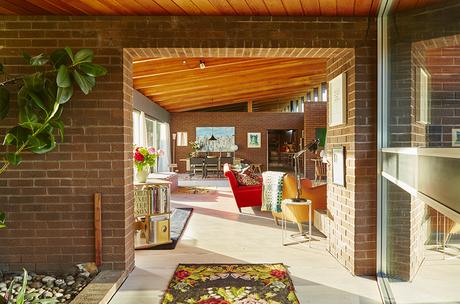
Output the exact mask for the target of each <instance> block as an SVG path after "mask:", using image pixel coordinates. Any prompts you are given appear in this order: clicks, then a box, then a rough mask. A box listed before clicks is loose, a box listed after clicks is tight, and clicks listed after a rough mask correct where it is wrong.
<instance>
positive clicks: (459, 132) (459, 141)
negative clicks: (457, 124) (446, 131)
mask: <svg viewBox="0 0 460 304" xmlns="http://www.w3.org/2000/svg"><path fill="white" fill-rule="evenodd" d="M452 147H460V129H452Z"/></svg>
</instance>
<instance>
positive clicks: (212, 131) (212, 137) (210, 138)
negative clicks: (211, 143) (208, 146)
mask: <svg viewBox="0 0 460 304" xmlns="http://www.w3.org/2000/svg"><path fill="white" fill-rule="evenodd" d="M209 140H217V138H215V137H214V128H212V129H211V137H209Z"/></svg>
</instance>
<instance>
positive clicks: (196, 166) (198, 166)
mask: <svg viewBox="0 0 460 304" xmlns="http://www.w3.org/2000/svg"><path fill="white" fill-rule="evenodd" d="M190 171H191V175H192V176H195V175H196V173H197V172H199V173H201V177H204V173H205V171H204V158H203V157H191V158H190Z"/></svg>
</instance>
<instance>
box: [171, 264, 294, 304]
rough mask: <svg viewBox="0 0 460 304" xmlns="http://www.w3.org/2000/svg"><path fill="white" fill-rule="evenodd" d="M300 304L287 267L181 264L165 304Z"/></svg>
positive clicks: (278, 265) (172, 280)
mask: <svg viewBox="0 0 460 304" xmlns="http://www.w3.org/2000/svg"><path fill="white" fill-rule="evenodd" d="M169 303H176V304H299V300H298V299H297V296H296V295H295V293H294V286H293V284H292V281H291V279H290V277H289V274H288V271H287V269H286V267H285V266H284V265H283V264H179V266H178V267H177V269H176V272H175V273H174V276H173V278H172V279H171V281H170V282H169V285H168V289H167V290H166V292H165V295H164V297H163V301H162V304H169Z"/></svg>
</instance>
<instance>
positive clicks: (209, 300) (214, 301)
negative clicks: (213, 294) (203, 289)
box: [197, 299, 230, 304]
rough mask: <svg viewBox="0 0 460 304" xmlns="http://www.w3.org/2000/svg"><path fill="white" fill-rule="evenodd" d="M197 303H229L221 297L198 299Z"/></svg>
mask: <svg viewBox="0 0 460 304" xmlns="http://www.w3.org/2000/svg"><path fill="white" fill-rule="evenodd" d="M197 304H230V303H229V302H227V301H225V300H221V299H207V300H202V301H199V302H198V303H197Z"/></svg>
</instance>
